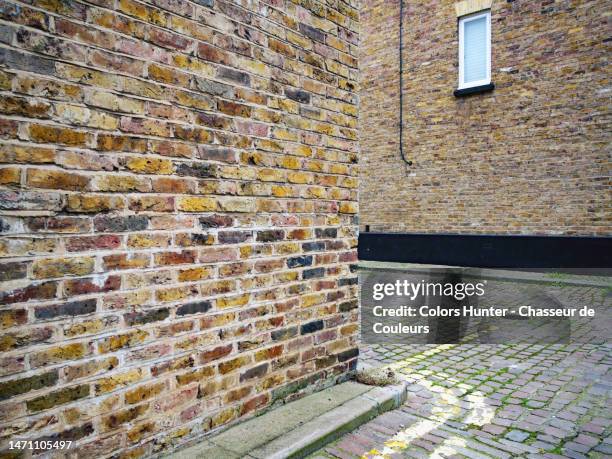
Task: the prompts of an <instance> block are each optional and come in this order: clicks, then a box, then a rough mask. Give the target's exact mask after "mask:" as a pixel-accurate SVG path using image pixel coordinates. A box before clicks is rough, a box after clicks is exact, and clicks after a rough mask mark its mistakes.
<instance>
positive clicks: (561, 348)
mask: <svg viewBox="0 0 612 459" xmlns="http://www.w3.org/2000/svg"><path fill="white" fill-rule="evenodd" d="M611 350H612V346H610V345H607V344H580V345H574V344H569V345H561V344H551V345H534V344H514V345H481V344H479V345H471V344H460V345H389V346H386V345H362V348H361V359H362V361H361V364H362V365H364V366H380V365H388V366H390V367H391V368H393V369H394V370H395V371H396V372H397V373H398V374H399V375H400V376H401V377H402V378H403V379H404V380H405V381H407V383H408V399H407V401H406V403H405V404H404V405H403V406H402V407H401V408H400V409H398V410H395V411H393V412H389V413H386V414H385V415H383V416H380V417H379V418H377V419H374V420H372V421H371V422H369V423H367V424H364V425H363V426H361V427H360V428H359V429H357V430H356V431H354V432H352V433H351V434H349V435H346V436H344V437H343V438H341V439H340V440H338V441H337V442H335V443H332V444H331V445H329V446H328V447H327V448H325V449H323V450H321V451H318V452H317V453H316V454H315V455H314V456H313V457H317V458H347V459H351V458H353V459H354V458H360V459H387V458H394V459H395V458H406V457H410V458H419V457H424V458H427V457H437V458H441V457H445V458H451V457H456V458H484V457H486V458H502V459H505V458H514V457H520V458H548V459H554V458H603V457H607V455H610V454H612V444H611V443H610V442H609V440H608V438H609V437H610V434H611V433H612V423H611V421H610V414H611V409H610V406H612V404H611V400H610V395H611V391H610V387H611V386H610V385H611V383H612V371H611V365H610V364H611V363H612V352H611Z"/></svg>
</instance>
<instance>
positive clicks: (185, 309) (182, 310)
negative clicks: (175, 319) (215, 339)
mask: <svg viewBox="0 0 612 459" xmlns="http://www.w3.org/2000/svg"><path fill="white" fill-rule="evenodd" d="M211 308H212V304H211V302H210V301H198V302H195V303H187V304H183V305H181V306H179V307H178V308H177V310H176V315H177V316H185V315H190V314H199V313H203V312H208V311H209V310H210V309H211Z"/></svg>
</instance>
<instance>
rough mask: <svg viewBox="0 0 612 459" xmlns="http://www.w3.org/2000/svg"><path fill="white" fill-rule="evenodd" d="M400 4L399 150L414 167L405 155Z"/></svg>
mask: <svg viewBox="0 0 612 459" xmlns="http://www.w3.org/2000/svg"><path fill="white" fill-rule="evenodd" d="M399 2H400V14H399V115H400V121H399V150H400V156H401V157H402V160H403V161H404V162H405V163H406V164H407V165H408V166H412V161H410V160H409V159H406V156H405V155H404V56H403V54H404V53H403V51H404V0H399Z"/></svg>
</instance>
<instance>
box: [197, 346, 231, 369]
mask: <svg viewBox="0 0 612 459" xmlns="http://www.w3.org/2000/svg"><path fill="white" fill-rule="evenodd" d="M233 348H234V346H233V345H232V344H227V345H224V346H217V347H215V348H214V349H211V350H208V351H204V352H202V353H200V355H199V362H200V364H206V363H209V362H212V361H215V360H218V359H222V358H223V357H225V356H227V355H229V354H231V352H232V350H233Z"/></svg>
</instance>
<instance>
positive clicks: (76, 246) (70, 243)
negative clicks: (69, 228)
mask: <svg viewBox="0 0 612 459" xmlns="http://www.w3.org/2000/svg"><path fill="white" fill-rule="evenodd" d="M120 245H121V239H120V238H119V236H116V235H113V234H108V235H102V236H82V237H71V238H69V239H68V240H66V242H65V246H66V250H67V251H68V252H83V251H88V250H96V249H108V250H110V249H116V248H117V247H119V246H120Z"/></svg>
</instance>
